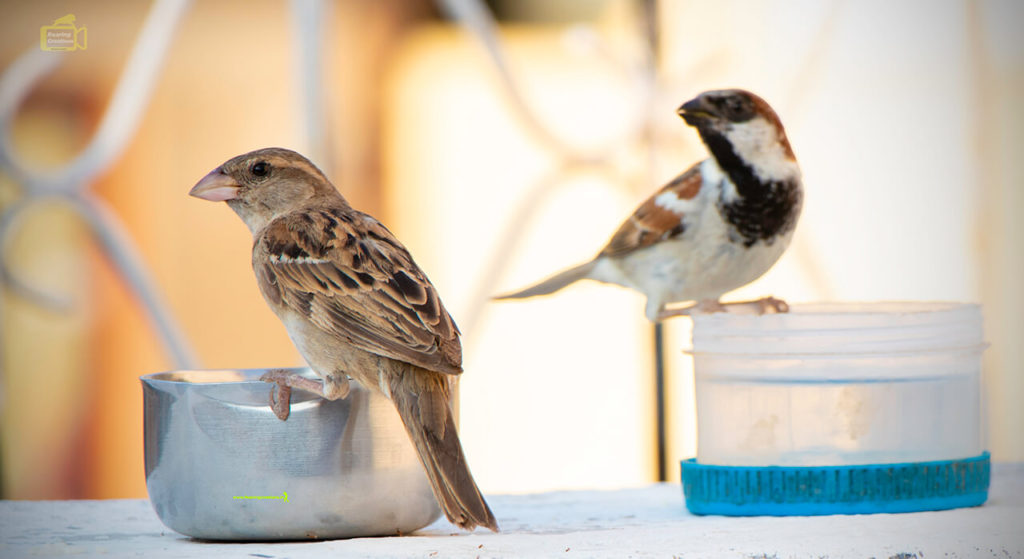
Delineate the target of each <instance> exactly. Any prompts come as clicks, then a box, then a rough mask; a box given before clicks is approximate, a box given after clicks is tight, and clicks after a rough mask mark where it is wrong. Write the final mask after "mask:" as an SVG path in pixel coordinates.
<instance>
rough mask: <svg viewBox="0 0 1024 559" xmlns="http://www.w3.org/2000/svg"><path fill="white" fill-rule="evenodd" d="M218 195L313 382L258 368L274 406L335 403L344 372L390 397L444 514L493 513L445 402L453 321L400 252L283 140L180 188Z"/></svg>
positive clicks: (453, 371) (483, 521) (459, 517)
mask: <svg viewBox="0 0 1024 559" xmlns="http://www.w3.org/2000/svg"><path fill="white" fill-rule="evenodd" d="M189 194H191V195H192V196H196V197H198V198H203V199H205V200H210V201H226V202H227V204H228V206H230V207H231V209H232V210H234V211H235V213H237V214H238V215H239V217H241V218H242V221H244V222H245V224H246V225H247V226H248V227H249V230H250V231H252V234H253V249H252V265H253V269H254V271H255V272H256V280H257V282H258V283H259V287H260V291H261V292H262V293H263V297H264V298H265V299H266V300H267V303H268V304H269V305H270V308H271V309H273V311H274V313H276V314H277V316H278V318H280V319H281V321H282V322H283V323H284V325H285V328H286V329H287V330H288V335H289V336H290V337H291V339H292V342H294V343H295V346H296V347H297V348H298V350H299V353H301V354H302V356H303V357H304V358H305V359H306V361H307V362H308V363H309V365H310V367H311V368H312V369H313V371H314V372H315V373H316V374H317V375H318V376H319V377H320V378H321V380H320V381H317V380H312V379H308V378H303V377H301V376H299V375H295V374H288V373H286V372H284V371H276V372H272V373H268V374H267V375H265V376H264V378H263V380H266V381H269V382H276V383H278V385H279V389H278V391H279V393H278V398H277V399H276V400H275V399H274V395H273V394H272V395H271V404H272V407H273V408H274V411H275V413H277V414H278V417H281V418H282V419H285V418H287V415H288V405H289V396H290V394H291V388H292V387H295V388H301V389H303V390H308V391H311V392H315V393H318V394H321V395H323V396H324V397H325V398H328V399H331V400H334V399H337V398H344V397H345V396H346V395H347V394H348V391H349V386H348V377H351V378H353V379H355V380H356V381H357V382H359V383H360V384H362V385H363V386H365V387H367V388H370V389H378V390H380V391H381V392H382V393H383V394H384V395H385V396H387V397H389V398H391V400H392V401H393V402H394V404H395V407H396V408H397V409H398V414H399V415H400V416H401V418H402V422H403V423H404V424H405V428H406V431H407V432H408V434H409V437H410V439H412V442H413V444H414V446H415V447H416V451H417V453H418V454H419V457H420V461H421V462H422V463H423V467H424V468H425V469H426V471H427V477H428V478H429V480H430V485H431V488H432V489H433V491H434V496H435V497H436V498H437V501H438V503H439V504H440V505H441V508H442V509H444V512H445V515H447V517H448V520H450V521H451V522H452V523H453V524H456V525H458V526H459V527H462V528H465V529H469V530H472V529H473V528H475V527H476V526H486V527H487V528H490V529H491V530H494V531H497V530H498V525H497V521H496V520H495V519H494V515H493V514H492V513H491V509H490V508H489V507H488V506H487V503H486V501H484V498H483V496H482V495H481V494H480V490H479V489H478V488H477V486H476V482H474V480H473V476H472V474H470V472H469V467H468V465H467V464H466V457H465V456H464V455H463V452H462V445H461V444H460V443H459V437H458V434H457V433H456V430H455V421H454V419H453V416H452V410H451V408H450V406H449V382H448V381H449V378H447V377H448V375H457V374H460V373H461V372H462V345H461V343H460V342H459V330H458V328H457V327H456V326H455V322H454V321H452V318H451V316H449V314H448V311H446V310H445V308H444V305H442V304H441V299H440V297H438V294H437V291H436V290H435V289H434V286H433V285H431V283H430V280H428V279H427V276H426V275H425V274H424V273H423V271H421V270H420V268H419V267H418V266H417V265H416V263H415V262H414V261H413V259H412V256H410V255H409V251H407V250H406V249H405V247H404V246H402V243H400V242H398V239H396V238H395V237H394V235H392V234H391V232H390V231H388V230H387V229H386V228H385V227H384V226H383V225H381V223H380V222H378V221H377V220H376V219H374V218H373V217H370V216H369V215H366V214H364V213H362V212H359V211H357V210H354V209H352V207H351V206H349V204H348V202H347V201H345V199H344V198H343V197H342V196H341V194H339V193H338V191H337V190H336V189H335V188H334V185H332V184H331V182H330V181H329V180H328V179H327V177H326V176H324V174H323V173H322V172H321V171H320V170H319V169H317V168H316V166H314V165H313V164H312V163H311V162H310V161H309V160H308V159H306V158H305V157H303V156H301V155H299V154H298V153H295V152H293V151H289V150H286V149H279V148H267V149H261V150H257V151H253V152H250V153H246V154H244V155H239V156H238V157H235V158H233V159H230V160H228V161H227V162H225V163H224V164H223V165H221V166H220V167H217V168H216V169H214V170H213V171H211V172H210V174H208V175H206V176H205V177H204V178H203V179H202V180H200V181H199V183H197V184H196V185H195V187H193V188H192V190H191V191H190V192H189Z"/></svg>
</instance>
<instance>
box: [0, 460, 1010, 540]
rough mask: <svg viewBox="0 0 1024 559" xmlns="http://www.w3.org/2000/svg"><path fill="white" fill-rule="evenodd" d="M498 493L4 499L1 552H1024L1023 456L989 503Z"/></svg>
mask: <svg viewBox="0 0 1024 559" xmlns="http://www.w3.org/2000/svg"><path fill="white" fill-rule="evenodd" d="M489 501H490V503H491V505H492V508H493V509H494V512H495V514H496V515H497V517H498V522H499V523H500V524H501V527H502V529H503V532H502V533H501V534H492V533H489V532H476V533H472V534H469V533H464V532H459V531H458V530H456V529H455V528H453V527H452V526H450V525H449V524H447V523H446V522H444V521H438V522H437V523H435V524H433V525H431V526H429V527H428V528H427V529H425V530H422V531H420V532H418V533H416V534H415V535H413V536H405V537H393V538H359V539H352V540H337V541H325V542H302V543H247V544H239V543H212V542H200V541H196V540H192V539H189V538H187V537H184V536H181V535H179V534H177V533H175V532H172V531H171V530H169V529H167V528H165V527H164V526H163V525H162V524H160V521H159V520H158V519H157V518H156V515H155V514H154V513H153V509H152V508H151V507H150V506H149V502H148V501H144V500H128V501H0V557H3V558H5V559H12V558H15V557H53V556H61V555H77V556H83V557H91V556H109V557H146V559H156V558H163V557H258V558H264V559H270V558H284V557H297V556H301V557H332V558H333V557H428V558H429V557H565V558H569V557H680V558H686V559H700V558H720V557H740V558H758V559H760V558H765V559H771V558H777V559H787V558H791V557H792V558H798V557H812V558H814V559H821V558H827V559H839V558H845V557H851V558H854V557H855V558H857V559H865V558H868V557H875V558H879V559H882V558H898V559H912V558H913V559H924V558H928V559H931V558H971V559H974V558H984V557H999V558H1012V557H1024V465H1022V464H1012V465H1010V464H997V465H995V466H994V472H993V481H992V488H991V491H990V493H989V501H988V503H987V504H986V505H985V506H983V507H977V508H970V509H957V510H951V511H939V512H926V513H912V514H895V515H888V514H880V515H859V516H821V517H786V518H769V517H759V518H726V517H720V516H704V517H701V516H693V515H690V514H688V513H687V512H686V511H685V509H684V508H683V501H682V496H681V490H680V488H679V486H678V485H674V484H661V485H654V486H650V487H645V488H641V489H625V490H619V491H573V492H558V493H543V494H535V495H494V496H491V497H489ZM282 505H284V504H283V503H282ZM284 506H287V505H284Z"/></svg>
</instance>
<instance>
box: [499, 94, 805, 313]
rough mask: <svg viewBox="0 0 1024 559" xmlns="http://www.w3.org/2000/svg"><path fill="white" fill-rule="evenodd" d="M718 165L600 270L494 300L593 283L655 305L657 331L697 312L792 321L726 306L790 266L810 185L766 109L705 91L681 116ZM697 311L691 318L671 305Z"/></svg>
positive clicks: (741, 97) (633, 226)
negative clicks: (787, 260)
mask: <svg viewBox="0 0 1024 559" xmlns="http://www.w3.org/2000/svg"><path fill="white" fill-rule="evenodd" d="M678 114H679V116H681V117H682V118H683V120H685V121H686V123H687V124H689V125H690V126H693V127H695V128H696V129H697V132H698V133H699V134H700V137H701V140H703V142H704V145H706V146H707V148H708V151H710V152H711V157H709V158H708V159H705V160H704V161H701V162H700V163H697V164H695V165H694V166H692V167H690V168H689V169H688V170H687V171H686V172H685V173H683V174H681V175H679V176H678V177H676V178H675V179H673V180H672V181H671V182H669V183H668V184H666V185H665V186H663V187H662V188H661V190H659V191H657V192H656V193H654V195H652V196H651V197H650V198H648V199H647V200H646V201H645V202H644V203H643V204H641V205H640V207H639V208H637V209H636V211H635V212H633V215H631V216H630V217H629V219H627V220H626V222H625V223H623V224H622V225H621V226H620V227H619V230H618V231H616V232H615V234H614V235H613V236H612V238H611V240H610V241H608V244H607V245H605V247H604V249H602V250H601V252H600V253H599V254H598V255H597V256H596V257H594V259H593V260H591V261H589V262H586V263H584V264H581V265H579V266H576V267H574V268H570V269H568V270H565V271H563V272H561V273H559V274H556V275H554V276H552V277H551V278H548V279H546V280H544V281H542V282H540V283H538V284H536V285H534V286H532V287H528V288H526V289H523V290H521V291H517V292H515V293H510V294H507V295H500V296H498V297H496V299H521V298H525V297H533V296H535V295H546V294H548V293H553V292H555V291H558V290H559V289H562V288H563V287H565V286H567V285H569V284H571V283H573V282H575V281H578V280H581V279H592V280H596V281H599V282H604V283H612V284H616V285H621V286H625V287H629V288H632V289H635V290H637V291H639V292H641V293H643V294H644V295H646V296H647V306H646V314H647V318H649V319H650V320H652V321H659V320H662V319H664V318H667V317H670V316H676V315H680V314H690V313H691V312H695V311H701V312H714V311H723V310H725V306H726V305H743V306H748V307H754V309H755V310H756V311H757V312H761V313H763V312H767V311H774V312H785V311H786V310H788V305H786V303H785V302H784V301H780V300H778V299H775V298H773V297H766V298H764V299H760V300H758V301H748V302H740V303H727V304H723V303H720V302H719V298H720V297H721V296H722V295H723V294H725V293H727V292H729V291H732V290H733V289H736V288H739V287H742V286H744V285H746V284H748V283H750V282H752V281H754V280H755V279H757V278H759V277H760V276H761V275H763V274H764V273H765V272H767V271H768V269H769V268H771V267H772V265H773V264H775V262H776V261H777V260H778V259H779V257H780V256H782V253H783V251H785V250H786V247H787V246H788V245H789V241H790V239H791V238H792V236H793V230H794V228H795V227H796V222H797V218H798V217H799V216H800V207H801V203H802V198H803V184H802V182H801V178H800V167H799V166H798V165H797V162H796V157H794V155H793V150H792V148H790V145H789V140H788V139H786V131H785V130H784V129H783V128H782V122H781V121H779V117H778V116H776V114H775V111H773V110H772V108H771V107H770V106H768V103H766V102H765V101H764V100H763V99H761V98H760V97H758V96H757V95H754V94H753V93H750V92H749V91H743V90H740V89H726V90H719V91H707V92H704V93H702V94H700V95H698V96H697V97H696V98H694V99H693V100H691V101H687V102H686V103H684V104H683V105H682V106H681V107H679V109H678ZM680 301H694V302H695V303H694V304H692V305H689V306H687V307H683V308H677V309H669V308H668V305H669V304H670V303H675V302H680Z"/></svg>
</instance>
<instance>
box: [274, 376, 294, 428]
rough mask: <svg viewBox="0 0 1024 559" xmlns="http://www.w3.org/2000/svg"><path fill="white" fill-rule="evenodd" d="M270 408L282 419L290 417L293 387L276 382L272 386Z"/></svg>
mask: <svg viewBox="0 0 1024 559" xmlns="http://www.w3.org/2000/svg"><path fill="white" fill-rule="evenodd" d="M270 409H271V410H273V411H274V415H276V416H277V418H278V419H280V420H281V421H284V420H286V419H288V416H289V415H290V414H291V411H292V387H290V386H288V385H287V384H275V386H273V387H271V388H270Z"/></svg>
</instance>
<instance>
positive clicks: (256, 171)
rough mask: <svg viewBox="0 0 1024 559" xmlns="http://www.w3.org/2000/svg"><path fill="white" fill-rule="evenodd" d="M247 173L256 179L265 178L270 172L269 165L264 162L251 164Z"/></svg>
mask: <svg viewBox="0 0 1024 559" xmlns="http://www.w3.org/2000/svg"><path fill="white" fill-rule="evenodd" d="M249 171H250V172H252V174H253V175H256V176H257V177H265V176H267V173H269V172H270V163H267V162H266V161H257V162H256V163H253V165H252V168H251V169H249Z"/></svg>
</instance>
